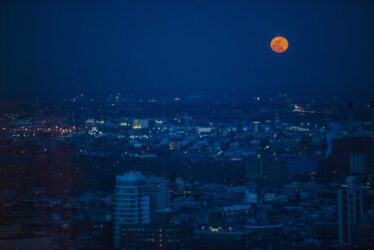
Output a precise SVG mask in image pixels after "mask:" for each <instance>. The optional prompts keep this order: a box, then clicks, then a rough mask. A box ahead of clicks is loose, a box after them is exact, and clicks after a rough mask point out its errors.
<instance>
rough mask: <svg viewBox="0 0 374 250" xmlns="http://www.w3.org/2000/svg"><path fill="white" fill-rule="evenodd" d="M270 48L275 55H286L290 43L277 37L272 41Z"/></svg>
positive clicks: (283, 38)
mask: <svg viewBox="0 0 374 250" xmlns="http://www.w3.org/2000/svg"><path fill="white" fill-rule="evenodd" d="M270 47H271V49H272V50H273V51H274V52H275V53H279V54H280V53H284V52H286V51H287V49H288V41H287V39H286V38H285V37H283V36H276V37H274V38H273V39H272V40H271V42H270Z"/></svg>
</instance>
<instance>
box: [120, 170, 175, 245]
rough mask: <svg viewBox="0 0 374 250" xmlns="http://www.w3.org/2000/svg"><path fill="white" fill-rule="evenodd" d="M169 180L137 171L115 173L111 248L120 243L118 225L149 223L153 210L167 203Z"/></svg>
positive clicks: (164, 206)
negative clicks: (112, 244)
mask: <svg viewBox="0 0 374 250" xmlns="http://www.w3.org/2000/svg"><path fill="white" fill-rule="evenodd" d="M168 187H169V183H168V181H167V180H165V179H163V178H157V177H147V176H144V175H142V174H141V173H140V172H130V173H127V174H124V175H117V177H116V189H115V205H114V214H113V239H114V248H115V249H119V248H120V243H121V226H123V225H134V224H149V223H151V221H152V219H153V217H154V214H155V212H156V211H157V210H160V209H165V208H167V207H168V206H169V188H168Z"/></svg>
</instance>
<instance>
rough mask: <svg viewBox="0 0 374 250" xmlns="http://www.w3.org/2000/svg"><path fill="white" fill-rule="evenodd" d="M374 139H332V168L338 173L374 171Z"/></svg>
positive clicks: (352, 173)
mask: <svg viewBox="0 0 374 250" xmlns="http://www.w3.org/2000/svg"><path fill="white" fill-rule="evenodd" d="M373 155H374V139H373V138H369V137H348V138H339V139H334V140H333V141H332V151H331V155H330V157H329V160H330V162H329V163H330V167H331V170H332V171H334V172H335V173H337V174H343V175H356V174H365V173H366V174H372V173H374V156H373Z"/></svg>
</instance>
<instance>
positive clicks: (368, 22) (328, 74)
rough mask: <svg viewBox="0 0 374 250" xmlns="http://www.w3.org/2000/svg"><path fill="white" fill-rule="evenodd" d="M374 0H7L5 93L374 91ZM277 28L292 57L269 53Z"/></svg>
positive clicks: (355, 94) (1, 60) (366, 94)
mask: <svg viewBox="0 0 374 250" xmlns="http://www.w3.org/2000/svg"><path fill="white" fill-rule="evenodd" d="M31 2H32V3H31ZM372 2H373V1H369V0H368V1H363V0H352V1H345V0H336V1H334V0H302V1H301V0H298V1H282V0H278V1H270V0H261V1H260V0H258V1H250V0H248V1H234V0H232V1H229V0H227V1H219V0H216V1H203V0H201V1H196V0H195V1H182V0H181V1H135V0H132V1H83V0H75V1H37V0H36V1H23V2H21V1H14V0H12V1H5V0H2V1H1V3H0V91H1V96H22V97H24V96H31V97H36V96H41V97H46V96H63V95H71V94H74V93H77V91H83V92H86V93H90V94H96V93H99V94H102V93H110V92H116V91H121V92H124V93H125V92H137V93H143V92H144V93H148V94H158V93H164V94H165V93H166V94H177V95H180V94H186V93H187V94H188V93H193V92H196V91H198V90H204V91H208V92H209V91H212V92H217V91H218V92H219V91H227V90H231V89H239V90H240V91H242V92H243V93H248V94H256V93H258V94H262V93H272V92H279V91H281V92H287V93H290V94H297V95H303V96H308V95H310V96H313V95H321V94H323V95H327V96H336V95H337V96H345V97H348V98H360V97H363V98H370V97H372V96H374V87H373V84H374V70H373V55H374V46H373V44H374V35H373V30H374V26H373V24H374V13H373V11H374V3H372ZM277 34H281V35H283V36H285V37H287V38H288V40H289V43H290V48H289V50H288V51H287V53H285V54H281V55H279V54H275V53H273V52H272V51H271V50H270V48H269V42H270V40H271V38H272V37H273V36H274V35H277Z"/></svg>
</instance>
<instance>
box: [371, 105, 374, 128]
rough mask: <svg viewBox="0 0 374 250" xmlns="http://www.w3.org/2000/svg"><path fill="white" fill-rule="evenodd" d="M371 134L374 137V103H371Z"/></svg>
mask: <svg viewBox="0 0 374 250" xmlns="http://www.w3.org/2000/svg"><path fill="white" fill-rule="evenodd" d="M370 118H371V119H370V120H371V133H372V134H373V135H374V101H372V102H371V103H370Z"/></svg>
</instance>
